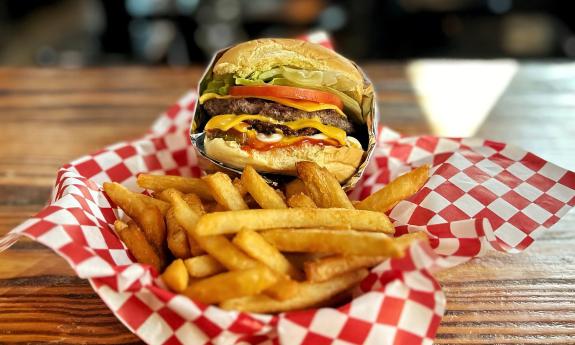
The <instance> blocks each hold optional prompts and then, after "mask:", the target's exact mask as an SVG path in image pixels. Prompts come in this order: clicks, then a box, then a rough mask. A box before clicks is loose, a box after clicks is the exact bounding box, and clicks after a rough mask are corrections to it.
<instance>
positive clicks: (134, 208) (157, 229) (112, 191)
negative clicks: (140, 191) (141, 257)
mask: <svg viewBox="0 0 575 345" xmlns="http://www.w3.org/2000/svg"><path fill="white" fill-rule="evenodd" d="M104 191H105V192H106V194H108V196H109V197H110V199H112V201H113V202H114V203H115V204H116V205H118V206H120V207H121V208H122V210H124V212H126V214H127V215H128V216H130V218H132V219H133V220H134V221H135V222H136V224H138V227H139V228H140V229H141V230H142V231H143V232H144V234H145V235H146V238H147V239H148V241H149V242H150V244H151V245H153V246H154V248H156V250H158V253H159V255H160V256H163V252H164V246H165V244H164V241H165V240H166V224H165V223H164V218H163V217H162V213H161V212H160V210H159V209H158V208H157V207H156V206H153V205H147V204H146V203H145V202H144V201H142V199H141V198H140V197H136V196H135V195H137V194H136V193H132V192H130V191H129V190H128V189H127V188H126V187H124V186H122V185H121V184H119V183H115V182H113V183H111V182H104Z"/></svg>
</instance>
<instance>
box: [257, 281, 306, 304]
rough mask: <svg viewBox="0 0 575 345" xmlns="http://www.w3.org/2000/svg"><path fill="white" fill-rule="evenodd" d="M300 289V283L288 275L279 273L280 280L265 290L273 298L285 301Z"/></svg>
mask: <svg viewBox="0 0 575 345" xmlns="http://www.w3.org/2000/svg"><path fill="white" fill-rule="evenodd" d="M298 291H299V283H298V282H296V281H294V280H291V279H290V278H289V277H288V276H286V275H278V281H277V283H275V284H274V285H272V286H270V287H269V288H267V289H266V290H265V291H264V294H266V295H268V296H270V297H271V298H274V299H277V300H280V301H283V300H286V299H288V298H292V297H293V296H295V295H296V294H297V293H298Z"/></svg>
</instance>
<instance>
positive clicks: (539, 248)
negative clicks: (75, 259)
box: [0, 62, 575, 344]
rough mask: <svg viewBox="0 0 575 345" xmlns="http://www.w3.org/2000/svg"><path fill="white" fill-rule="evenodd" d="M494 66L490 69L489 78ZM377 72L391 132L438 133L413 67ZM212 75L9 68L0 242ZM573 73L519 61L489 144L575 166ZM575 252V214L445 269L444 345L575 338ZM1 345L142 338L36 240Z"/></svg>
mask: <svg viewBox="0 0 575 345" xmlns="http://www.w3.org/2000/svg"><path fill="white" fill-rule="evenodd" d="M491 64H492V63H489V62H486V63H482V65H483V66H484V67H485V68H486V70H487V71H489V69H490V66H491ZM366 71H367V73H368V75H370V76H371V78H372V80H373V81H374V84H375V85H376V88H377V90H378V91H379V93H378V99H379V105H380V107H381V110H382V112H383V113H384V114H385V123H386V124H388V125H390V126H392V127H393V128H395V129H396V130H398V131H400V132H403V133H406V134H421V133H429V132H430V131H431V128H432V126H429V125H428V124H427V122H426V117H425V116H424V114H423V112H422V110H421V108H420V106H419V104H418V99H417V97H416V95H415V93H414V88H413V86H412V83H410V81H409V79H408V78H407V73H406V65H391V64H382V63H372V64H366ZM448 71H449V69H448ZM494 72H496V71H495V70H494ZM200 73H201V68H189V69H143V68H117V69H116V68H115V69H88V70H46V69H0V121H1V122H0V128H1V130H0V234H4V233H6V232H8V231H9V230H10V229H12V228H13V227H14V226H16V225H17V224H19V223H20V222H22V221H24V220H25V219H26V218H28V217H30V216H31V215H33V214H34V213H35V212H37V211H38V210H40V209H41V208H42V206H43V205H44V203H45V202H46V200H47V199H48V196H49V192H50V188H51V186H52V183H53V181H54V178H55V174H56V171H57V169H58V167H59V166H61V165H62V164H64V163H66V162H68V161H70V160H71V159H73V158H75V157H78V156H81V155H84V154H86V153H89V152H91V151H94V150H96V149H99V148H101V147H103V146H105V145H108V144H111V143H114V142H116V141H119V140H123V139H127V138H134V137H137V136H139V135H140V134H142V133H143V132H144V130H145V129H146V128H147V127H148V126H149V125H150V124H151V123H152V121H153V120H154V119H155V117H156V116H157V114H158V113H160V112H161V111H162V110H164V109H165V108H166V106H168V105H170V104H171V103H173V102H174V101H175V100H176V99H177V98H178V97H179V96H180V95H181V94H182V93H183V92H184V91H185V90H187V89H188V88H191V87H193V86H195V84H196V82H197V79H198V77H199V76H200ZM454 73H457V71H455V70H454ZM574 76H575V65H573V64H523V65H520V66H519V68H518V70H517V71H516V73H515V75H514V77H513V79H512V80H511V82H510V84H509V85H508V87H507V88H506V90H505V91H504V92H503V94H502V95H501V96H500V97H499V99H498V101H497V102H496V104H495V106H494V108H493V109H492V110H491V111H490V113H489V116H488V118H487V119H486V120H485V121H484V122H483V124H482V125H481V126H480V127H479V129H478V130H477V135H478V136H483V137H488V138H491V139H494V140H501V141H506V142H509V143H513V144H516V145H520V146H522V147H524V148H526V149H528V150H530V151H532V152H534V153H536V154H539V155H540V156H542V157H544V158H546V159H549V160H551V161H553V162H556V163H557V164H559V165H561V166H563V167H566V168H569V169H572V170H573V169H575V160H574V159H573V157H575V155H574V154H573V153H574V152H575V112H574V110H575V78H573V77H574ZM438 82H439V81H438ZM462 87H464V86H462ZM473 106H474V105H473V104H471V103H470V107H473ZM461 116H465V114H461ZM574 247H575V212H571V214H569V215H567V216H566V217H565V218H564V220H563V221H561V222H560V223H559V224H557V225H556V226H555V227H554V229H553V230H552V231H548V232H546V233H545V234H544V235H543V236H542V238H541V239H540V240H539V241H538V242H536V243H535V244H534V245H533V246H532V247H531V248H529V249H528V250H527V251H526V252H525V253H522V254H518V255H507V254H491V255H488V256H486V257H483V258H481V259H477V260H473V261H472V262H470V263H468V264H465V265H461V266H459V267H456V268H454V269H451V270H449V271H445V272H441V273H440V274H439V275H438V278H439V281H440V282H441V284H442V285H443V287H444V289H445V292H446V294H447V300H448V305H447V309H448V311H447V313H446V315H445V317H444V319H443V321H442V324H441V328H440V329H439V332H438V335H437V340H436V342H437V343H438V344H495V343H497V344H573V343H575V256H574V255H573V254H572V253H573V248H574ZM0 342H1V343H18V342H27V343H28V342H61V343H69V344H79V343H91V344H95V343H107V344H117V343H139V341H138V338H137V337H136V336H134V335H132V334H131V333H130V332H129V331H128V330H127V329H126V328H125V327H124V326H123V325H122V324H121V323H120V322H119V321H117V320H116V318H115V317H114V316H113V315H112V313H111V312H110V311H109V310H108V309H107V308H106V306H105V305H104V303H103V302H101V301H100V299H99V298H98V296H97V295H96V294H95V293H94V292H93V291H92V290H91V288H90V286H89V285H88V283H87V282H86V281H84V280H81V279H79V278H77V277H76V276H75V275H74V273H73V271H72V270H71V269H70V268H69V266H68V265H67V264H66V263H65V261H64V260H63V259H61V258H60V257H58V256H57V255H55V254H54V253H52V252H51V251H50V250H48V249H46V248H44V247H43V246H42V245H39V244H37V243H35V242H32V241H29V240H26V239H23V240H21V241H19V242H18V243H17V244H15V245H14V246H13V247H12V248H11V249H9V250H8V251H6V252H4V253H1V254H0Z"/></svg>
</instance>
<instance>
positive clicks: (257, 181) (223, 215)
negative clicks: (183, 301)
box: [104, 162, 429, 313]
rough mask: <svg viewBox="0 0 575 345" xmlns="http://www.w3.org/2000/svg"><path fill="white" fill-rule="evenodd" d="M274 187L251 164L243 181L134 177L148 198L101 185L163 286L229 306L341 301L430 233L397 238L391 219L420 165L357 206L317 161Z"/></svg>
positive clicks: (413, 186)
mask: <svg viewBox="0 0 575 345" xmlns="http://www.w3.org/2000/svg"><path fill="white" fill-rule="evenodd" d="M297 171H298V178H297V179H295V180H293V181H292V182H290V183H288V184H286V185H285V186H282V189H281V190H280V189H274V188H273V187H272V186H271V185H268V183H266V181H265V180H264V179H263V177H262V176H260V175H259V174H258V173H257V171H256V170H255V169H254V168H252V167H251V166H247V167H246V168H245V169H244V171H243V174H242V175H241V178H236V179H234V180H233V181H232V179H231V178H230V177H229V176H228V175H226V174H224V173H215V174H211V175H207V176H204V177H202V178H190V177H180V176H160V175H146V174H141V175H139V176H138V179H137V182H138V185H139V186H140V187H142V188H144V189H147V190H149V191H152V192H153V193H152V196H148V195H144V194H139V193H135V192H131V191H129V190H128V189H126V188H125V187H123V186H122V185H120V184H117V183H105V184H104V190H105V192H106V194H107V195H108V196H109V198H110V199H111V200H112V201H113V202H114V203H115V204H116V205H118V206H119V207H120V208H121V209H122V210H124V212H125V214H126V215H127V216H128V217H129V219H127V220H126V221H122V220H117V221H116V222H115V224H114V227H115V230H116V232H117V233H118V235H119V236H120V238H121V239H122V241H123V242H124V243H125V245H126V246H127V247H128V249H129V250H130V252H131V253H132V255H133V256H134V257H135V258H136V260H137V261H138V262H140V263H143V264H148V265H151V266H153V267H154V268H155V269H156V270H157V271H158V272H163V273H162V276H161V277H162V280H163V281H164V283H165V285H166V286H167V287H168V288H169V289H170V290H172V291H174V292H176V293H181V294H184V295H186V296H188V297H189V298H191V299H193V300H194V301H199V302H203V303H206V304H218V305H219V306H220V307H222V308H224V309H233V310H239V311H249V312H257V313H277V312H284V311H289V310H300V309H307V308H312V307H319V306H326V305H333V304H334V303H341V302H342V301H344V300H345V299H346V298H347V297H348V296H349V292H350V290H351V289H353V288H354V287H355V285H356V284H358V283H359V282H360V281H361V280H363V278H365V277H366V276H367V274H368V271H367V269H368V268H370V267H373V266H376V265H378V264H379V263H381V262H382V261H384V260H386V259H388V258H394V257H401V256H402V255H404V251H405V249H406V248H407V247H408V246H409V245H410V243H411V242H413V241H415V240H421V239H425V238H426V237H425V234H424V233H421V232H420V233H412V234H407V235H403V236H401V237H396V238H394V237H393V233H394V227H393V224H392V223H391V222H390V220H389V219H388V217H387V216H386V215H385V212H386V211H388V210H390V209H391V208H392V207H393V206H395V205H396V204H397V203H398V202H399V201H401V200H403V199H405V198H408V197H409V196H411V195H413V194H414V193H416V192H417V191H418V190H419V189H420V188H421V187H422V186H423V184H424V183H425V181H426V180H427V179H428V175H429V168H428V167H427V166H422V167H420V168H417V169H415V170H413V171H411V172H409V173H407V174H405V175H403V176H401V177H399V178H397V179H396V180H394V181H392V182H391V183H390V184H388V185H387V186H386V187H385V188H383V189H381V190H379V191H378V192H376V193H374V194H372V195H371V196H369V197H367V198H366V199H364V200H363V201H361V202H353V201H350V200H349V199H348V197H347V195H346V193H345V192H344V191H343V190H342V188H341V186H340V184H339V183H338V181H337V179H336V178H335V177H334V176H333V175H332V174H330V173H329V172H328V171H327V170H326V169H324V168H321V167H319V166H318V165H317V164H315V163H312V162H300V163H298V164H297Z"/></svg>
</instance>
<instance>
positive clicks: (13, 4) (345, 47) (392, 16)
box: [0, 0, 575, 67]
mask: <svg viewBox="0 0 575 345" xmlns="http://www.w3.org/2000/svg"><path fill="white" fill-rule="evenodd" d="M312 30H326V31H328V32H329V33H330V34H331V35H332V36H333V38H334V41H335V44H336V48H337V49H338V50H339V51H340V52H342V53H343V54H344V55H346V56H348V57H350V58H352V59H354V60H359V61H364V60H374V59H391V60H404V59H411V58H421V57H448V58H501V57H511V58H522V59H566V58H572V57H574V56H575V2H573V1H545V0H522V1H518V0H515V1H514V0H388V1H385V0H365V1H351V0H350V1H344V0H339V1H338V0H335V1H328V0H211V1H204V0H0V65H40V66H64V67H79V66H101V65H132V64H146V65H187V64H192V63H204V62H205V61H206V59H208V58H209V57H210V56H211V54H212V53H213V52H214V51H215V50H218V49H220V48H223V47H226V46H228V45H230V44H233V43H235V42H238V41H243V40H246V39H250V38H256V37H263V36H266V37H271V36H276V37H292V36H296V35H299V34H302V33H307V32H309V31H312Z"/></svg>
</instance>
